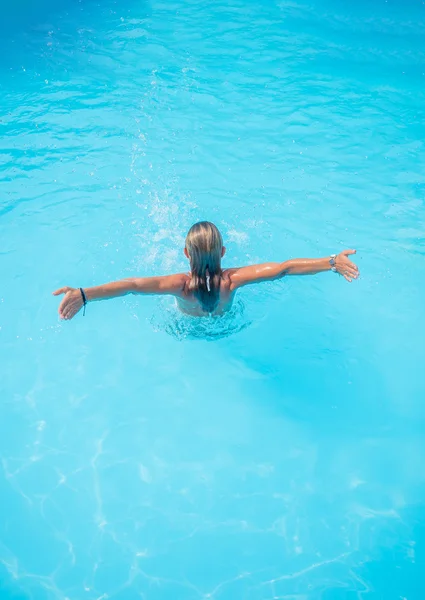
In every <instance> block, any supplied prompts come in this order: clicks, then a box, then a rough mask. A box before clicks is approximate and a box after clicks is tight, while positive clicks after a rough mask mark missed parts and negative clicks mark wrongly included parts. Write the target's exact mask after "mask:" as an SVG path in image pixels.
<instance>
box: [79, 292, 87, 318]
mask: <svg viewBox="0 0 425 600" xmlns="http://www.w3.org/2000/svg"><path fill="white" fill-rule="evenodd" d="M80 292H81V298H82V299H83V306H84V310H83V317H85V316H86V304H87V298H86V295H85V293H84V290H83V288H80Z"/></svg>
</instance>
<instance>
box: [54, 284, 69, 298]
mask: <svg viewBox="0 0 425 600" xmlns="http://www.w3.org/2000/svg"><path fill="white" fill-rule="evenodd" d="M70 289H71V288H70V287H68V286H65V287H62V288H59V289H58V290H56V291H55V292H53V295H54V296H60V295H61V294H66V293H67V292H69V290H70Z"/></svg>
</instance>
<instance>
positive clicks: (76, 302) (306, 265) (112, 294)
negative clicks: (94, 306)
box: [53, 221, 359, 319]
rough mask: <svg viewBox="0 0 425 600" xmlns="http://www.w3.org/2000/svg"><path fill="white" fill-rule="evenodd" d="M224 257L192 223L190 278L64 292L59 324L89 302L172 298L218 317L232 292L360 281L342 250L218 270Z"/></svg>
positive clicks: (217, 241) (212, 233) (210, 228)
mask: <svg viewBox="0 0 425 600" xmlns="http://www.w3.org/2000/svg"><path fill="white" fill-rule="evenodd" d="M225 252H226V248H225V247H224V246H223V239H222V237H221V234H220V232H219V230H218V229H217V227H216V226H215V225H213V224H212V223H209V222H208V221H202V222H200V223H196V224H195V225H193V226H192V227H191V228H190V230H189V233H188V234H187V237H186V245H185V248H184V253H185V255H186V258H188V259H189V262H190V273H178V274H177V275H165V276H162V277H131V278H129V279H123V280H122V281H114V282H112V283H106V284H104V285H99V286H96V287H91V288H84V289H83V288H71V287H63V288H60V289H59V290H56V292H53V294H54V295H55V296H59V295H61V294H65V297H64V298H63V300H62V302H61V304H60V306H59V315H60V317H61V318H62V319H72V317H74V316H75V315H76V314H77V313H78V311H79V310H80V309H81V308H82V307H83V306H84V308H85V306H86V304H87V303H88V302H92V301H93V300H106V299H108V298H116V297H118V296H125V295H126V294H162V295H164V294H168V295H171V296H175V298H176V299H177V304H178V306H179V308H180V310H181V311H182V312H184V313H186V314H188V315H191V316H197V317H203V316H208V315H221V314H223V313H224V312H226V311H227V310H228V309H229V308H230V307H231V305H232V302H233V298H234V295H235V292H236V290H237V289H238V288H240V287H243V286H245V285H249V284H251V283H260V282H261V281H272V280H273V279H280V278H282V277H285V276H287V275H314V274H316V273H321V272H324V271H334V272H335V273H339V274H340V275H343V277H345V279H346V280H347V281H350V282H351V281H352V280H353V279H357V278H358V276H359V270H358V268H357V266H356V265H355V264H354V263H353V262H351V260H350V259H349V256H350V255H352V254H355V253H356V251H355V250H344V252H341V253H340V254H338V255H335V254H332V255H331V256H328V257H326V258H296V259H293V260H287V261H285V262H282V263H276V262H273V263H264V264H261V265H251V266H248V267H240V268H235V269H222V268H221V259H222V258H223V256H224V254H225Z"/></svg>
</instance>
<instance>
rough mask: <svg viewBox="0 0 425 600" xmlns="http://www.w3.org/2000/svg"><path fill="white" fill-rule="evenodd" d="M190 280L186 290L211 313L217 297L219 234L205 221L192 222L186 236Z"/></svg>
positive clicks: (218, 295) (219, 280)
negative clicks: (193, 223)
mask: <svg viewBox="0 0 425 600" xmlns="http://www.w3.org/2000/svg"><path fill="white" fill-rule="evenodd" d="M186 250H187V253H188V254H189V260H190V270H191V275H192V277H191V280H190V282H189V290H190V291H191V292H193V294H194V296H195V298H197V299H198V301H199V303H200V305H201V307H202V310H204V311H205V312H207V313H212V312H214V310H215V309H216V307H217V304H218V302H219V299H220V282H221V273H222V270H221V256H222V252H223V238H222V237H221V233H220V232H219V230H218V229H217V227H216V226H215V225H214V224H213V223H210V222H209V221H201V222H199V223H195V225H192V227H191V228H190V229H189V233H188V234H187V237H186Z"/></svg>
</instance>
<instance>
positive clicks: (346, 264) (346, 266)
mask: <svg viewBox="0 0 425 600" xmlns="http://www.w3.org/2000/svg"><path fill="white" fill-rule="evenodd" d="M355 253H356V251H355V250H344V251H343V252H341V253H340V254H338V256H337V257H336V258H335V269H336V272H337V273H339V274H340V275H342V276H343V277H345V279H346V280H347V281H349V282H350V283H351V282H352V281H353V279H358V277H359V275H360V273H359V269H358V267H357V265H355V264H354V263H353V262H352V261H351V260H350V259H349V258H348V257H349V256H351V255H353V254H355Z"/></svg>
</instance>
